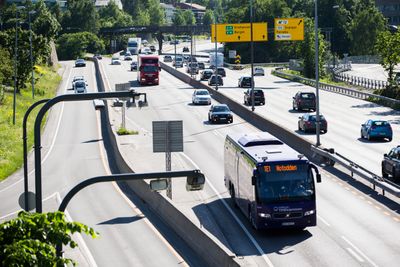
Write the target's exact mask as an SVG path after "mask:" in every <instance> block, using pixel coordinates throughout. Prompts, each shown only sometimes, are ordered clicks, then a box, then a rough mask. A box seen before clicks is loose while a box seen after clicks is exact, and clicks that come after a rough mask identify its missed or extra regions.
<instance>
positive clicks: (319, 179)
mask: <svg viewBox="0 0 400 267" xmlns="http://www.w3.org/2000/svg"><path fill="white" fill-rule="evenodd" d="M320 182H321V174H319V173H317V183H320Z"/></svg>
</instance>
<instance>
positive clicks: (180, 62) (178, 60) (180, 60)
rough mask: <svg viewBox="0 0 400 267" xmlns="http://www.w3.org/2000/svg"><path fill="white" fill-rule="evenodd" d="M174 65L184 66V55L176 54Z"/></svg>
mask: <svg viewBox="0 0 400 267" xmlns="http://www.w3.org/2000/svg"><path fill="white" fill-rule="evenodd" d="M172 66H174V67H177V68H182V67H183V57H181V56H176V57H175V58H174V61H173V62H172Z"/></svg>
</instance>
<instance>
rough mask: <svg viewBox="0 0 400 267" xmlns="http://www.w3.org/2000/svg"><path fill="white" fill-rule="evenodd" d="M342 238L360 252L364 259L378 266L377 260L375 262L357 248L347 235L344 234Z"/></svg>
mask: <svg viewBox="0 0 400 267" xmlns="http://www.w3.org/2000/svg"><path fill="white" fill-rule="evenodd" d="M342 239H343V240H344V241H346V242H347V244H349V245H350V246H351V247H352V248H353V249H354V250H355V251H356V252H357V253H358V254H360V255H361V256H362V257H364V259H366V260H367V261H368V262H369V263H370V264H371V265H372V266H375V267H378V265H376V263H375V262H373V261H372V260H371V259H370V258H368V257H367V255H365V254H364V253H363V252H362V251H361V250H360V249H359V248H357V247H356V246H355V245H354V244H353V243H351V242H350V240H348V239H347V238H346V237H345V236H342Z"/></svg>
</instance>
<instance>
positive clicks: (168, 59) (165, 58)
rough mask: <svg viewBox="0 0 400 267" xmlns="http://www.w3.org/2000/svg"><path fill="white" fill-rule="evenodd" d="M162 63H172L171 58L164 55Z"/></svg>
mask: <svg viewBox="0 0 400 267" xmlns="http://www.w3.org/2000/svg"><path fill="white" fill-rule="evenodd" d="M164 62H172V56H170V55H165V56H164Z"/></svg>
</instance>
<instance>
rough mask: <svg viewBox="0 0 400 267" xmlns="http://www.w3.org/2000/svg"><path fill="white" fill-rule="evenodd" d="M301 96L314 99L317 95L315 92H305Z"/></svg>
mask: <svg viewBox="0 0 400 267" xmlns="http://www.w3.org/2000/svg"><path fill="white" fill-rule="evenodd" d="M300 97H301V98H306V99H314V98H315V95H314V94H313V93H303V94H301V96H300Z"/></svg>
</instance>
